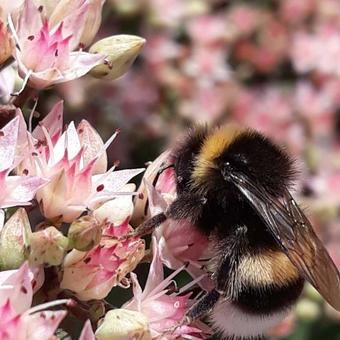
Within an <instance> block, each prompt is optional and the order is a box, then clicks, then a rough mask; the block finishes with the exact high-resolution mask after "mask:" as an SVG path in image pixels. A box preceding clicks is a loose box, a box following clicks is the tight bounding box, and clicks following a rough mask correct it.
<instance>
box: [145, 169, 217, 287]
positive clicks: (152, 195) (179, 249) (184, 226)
mask: <svg viewBox="0 0 340 340" xmlns="http://www.w3.org/2000/svg"><path fill="white" fill-rule="evenodd" d="M173 173H174V170H173V169H167V170H166V171H165V172H164V173H163V174H162V175H161V176H160V183H162V181H163V183H164V182H165V183H166V182H168V183H169V182H170V181H171V179H170V180H169V179H165V178H166V177H168V178H169V177H170V178H172V181H173V178H174V177H173ZM162 177H163V178H162ZM145 185H146V190H147V193H148V199H149V209H150V214H151V216H154V215H156V214H157V213H159V212H161V211H165V210H166V209H167V208H168V206H169V204H171V202H172V201H173V199H174V196H173V198H172V200H171V199H170V196H169V194H167V193H166V192H164V191H163V192H162V191H160V190H161V188H162V186H161V185H158V186H156V188H154V187H153V186H152V185H151V184H150V183H148V182H147V181H146V180H145ZM163 188H164V187H163ZM165 188H166V187H165ZM162 195H164V196H165V197H166V198H165V199H164V198H163V197H164V196H163V197H162ZM166 199H167V200H166ZM183 234H185V235H186V237H182V235H183ZM153 235H154V237H155V239H156V241H157V243H158V252H159V257H160V259H161V261H162V262H163V263H164V264H165V265H166V266H167V267H168V268H171V269H178V268H180V267H182V266H183V265H186V267H185V270H186V271H187V272H188V273H189V274H190V275H191V276H193V277H194V278H198V277H200V276H202V275H204V274H205V272H204V270H203V269H202V267H203V265H204V263H205V261H204V260H205V259H207V258H209V257H210V253H209V240H208V238H207V237H206V236H204V235H203V234H202V233H200V232H199V231H198V230H197V228H195V226H193V225H192V224H190V223H189V222H188V221H185V220H183V221H173V220H169V221H165V222H164V223H163V224H162V225H161V226H159V227H158V228H157V229H156V230H155V231H154V233H153ZM204 276H205V275H204ZM198 283H199V284H200V285H201V286H202V287H203V288H205V289H206V290H208V289H209V288H212V282H211V281H210V279H209V278H208V277H206V276H205V277H204V279H202V280H200V281H199V282H198Z"/></svg>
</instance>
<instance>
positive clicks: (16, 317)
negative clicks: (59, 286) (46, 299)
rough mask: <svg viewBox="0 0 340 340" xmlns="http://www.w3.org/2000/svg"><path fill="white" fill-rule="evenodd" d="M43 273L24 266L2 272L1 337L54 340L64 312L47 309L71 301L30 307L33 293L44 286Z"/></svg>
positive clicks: (0, 291)
mask: <svg viewBox="0 0 340 340" xmlns="http://www.w3.org/2000/svg"><path fill="white" fill-rule="evenodd" d="M43 273H44V272H43V270H42V269H39V268H34V269H30V268H29V267H28V265H27V263H24V264H23V265H22V266H21V267H20V269H18V270H8V271H3V272H1V273H0V338H1V339H6V340H16V339H23V340H39V339H51V338H52V336H53V334H54V332H55V330H56V329H57V327H58V325H59V323H60V321H61V320H62V319H63V318H64V316H65V315H66V312H64V311H48V310H45V309H47V308H49V307H53V306H56V305H60V304H65V303H67V302H68V300H57V301H53V302H50V303H46V304H43V305H38V306H35V307H32V308H30V306H31V304H32V298H33V293H34V292H36V291H37V290H38V289H39V288H40V287H41V285H42V283H43V280H44V278H43Z"/></svg>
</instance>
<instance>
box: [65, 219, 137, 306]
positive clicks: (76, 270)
mask: <svg viewBox="0 0 340 340" xmlns="http://www.w3.org/2000/svg"><path fill="white" fill-rule="evenodd" d="M131 230H132V228H131V227H130V226H129V224H128V222H127V221H125V222H124V223H122V224H121V225H118V226H114V225H112V224H109V225H108V226H107V227H106V228H105V229H104V231H103V237H102V240H101V242H100V244H99V245H98V246H96V247H95V248H93V249H92V250H91V251H89V252H80V251H78V250H72V251H71V252H70V253H69V254H68V255H66V257H65V260H64V264H63V279H62V281H61V284H60V287H61V288H62V289H70V290H72V291H73V292H74V293H76V295H77V297H78V298H79V299H81V300H85V301H86V300H91V299H103V298H105V297H106V296H107V294H109V292H110V290H111V289H112V288H113V287H114V286H117V285H118V284H120V283H121V284H122V285H124V282H123V281H124V280H125V279H124V278H125V276H126V275H127V274H128V273H129V272H131V271H132V270H133V269H134V268H135V267H136V266H137V264H138V263H139V262H140V260H141V259H142V258H143V256H144V241H143V240H141V239H139V238H135V237H130V238H127V239H126V240H124V241H118V240H117V238H118V237H120V236H122V235H124V234H126V233H128V232H129V231H131Z"/></svg>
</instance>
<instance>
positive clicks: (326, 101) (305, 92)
mask: <svg viewBox="0 0 340 340" xmlns="http://www.w3.org/2000/svg"><path fill="white" fill-rule="evenodd" d="M325 85H326V84H325ZM338 101H339V99H338V94H337V93H336V92H335V93H334V90H332V89H331V88H329V87H326V86H323V87H322V88H320V89H317V88H316V87H314V86H313V85H312V83H310V82H306V81H305V82H298V83H297V86H296V89H295V91H294V103H293V104H294V106H295V107H296V111H297V112H299V114H301V115H302V116H303V117H304V118H305V119H306V120H307V121H308V123H309V124H310V128H311V133H312V134H313V136H315V137H316V136H327V135H328V134H329V131H331V130H332V126H333V124H334V122H333V121H334V112H335V111H336V109H337V106H338Z"/></svg>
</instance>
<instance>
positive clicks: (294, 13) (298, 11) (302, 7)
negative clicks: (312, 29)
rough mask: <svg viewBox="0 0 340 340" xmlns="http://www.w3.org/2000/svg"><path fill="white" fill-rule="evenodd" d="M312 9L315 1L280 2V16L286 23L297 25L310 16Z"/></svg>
mask: <svg viewBox="0 0 340 340" xmlns="http://www.w3.org/2000/svg"><path fill="white" fill-rule="evenodd" d="M314 8H315V0H304V1H295V0H284V1H281V2H280V15H281V16H282V18H283V19H284V20H285V21H286V22H288V23H290V24H297V23H301V22H302V21H303V20H305V19H306V18H307V17H308V16H309V15H310V14H312V13H313V10H314Z"/></svg>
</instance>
